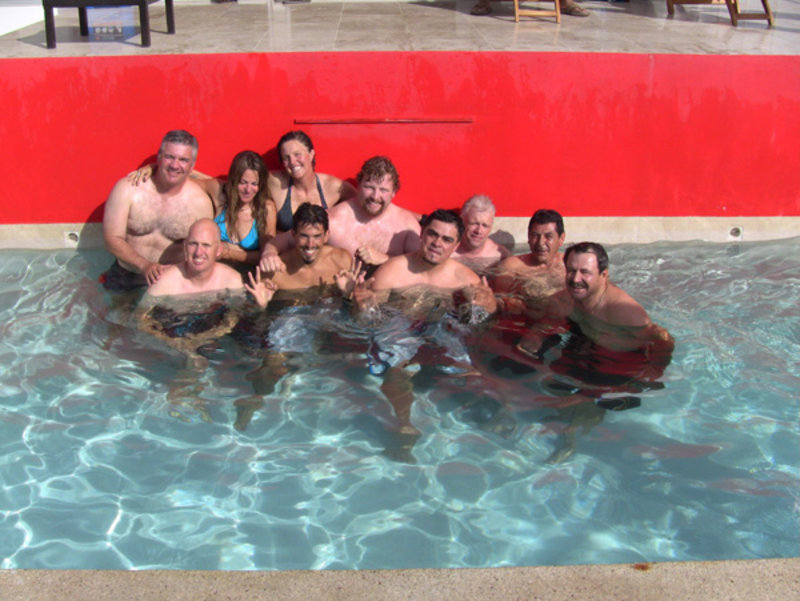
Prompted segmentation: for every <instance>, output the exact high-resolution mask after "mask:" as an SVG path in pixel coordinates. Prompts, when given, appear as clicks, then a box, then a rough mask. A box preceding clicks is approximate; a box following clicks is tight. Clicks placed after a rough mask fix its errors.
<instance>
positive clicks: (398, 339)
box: [353, 209, 497, 460]
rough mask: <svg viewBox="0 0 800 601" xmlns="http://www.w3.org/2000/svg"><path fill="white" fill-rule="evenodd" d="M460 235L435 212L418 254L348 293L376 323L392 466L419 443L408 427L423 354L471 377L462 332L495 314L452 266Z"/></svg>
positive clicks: (454, 220)
mask: <svg viewBox="0 0 800 601" xmlns="http://www.w3.org/2000/svg"><path fill="white" fill-rule="evenodd" d="M463 233H464V225H463V223H462V222H461V218H460V217H459V216H458V215H457V214H456V213H454V212H453V211H446V210H442V209H437V210H436V211H433V212H432V213H431V214H430V215H428V216H426V217H425V219H424V220H423V223H422V241H421V246H420V247H419V249H417V250H416V251H414V252H411V253H407V254H404V255H400V256H397V257H392V258H390V259H389V260H388V261H386V262H385V263H384V264H383V265H381V266H380V267H379V268H378V270H377V271H376V272H375V276H374V278H372V279H371V280H370V281H369V282H367V283H366V284H364V283H360V282H359V283H358V285H357V286H356V287H355V290H354V293H353V300H354V304H355V308H356V311H357V315H358V316H359V317H361V318H364V317H373V318H377V319H375V320H374V321H375V322H377V325H376V331H375V333H374V334H373V339H372V343H371V345H370V351H369V356H370V371H371V372H372V373H373V374H374V375H382V376H383V383H382V385H381V392H383V394H384V395H385V396H386V398H387V400H388V401H389V402H390V403H391V405H392V408H393V409H394V413H395V418H396V422H395V424H394V427H393V431H394V434H395V436H394V441H393V442H392V444H391V446H390V447H389V448H387V449H386V452H387V453H388V454H389V455H391V456H393V457H395V458H396V459H402V460H411V457H410V454H409V453H410V450H411V448H412V447H413V445H414V443H415V442H416V440H417V439H418V438H419V436H420V433H419V431H418V430H417V429H416V428H415V427H414V426H413V425H412V424H411V405H412V403H413V401H414V390H413V386H412V382H411V379H412V378H413V376H414V374H415V373H416V372H417V370H418V369H419V366H418V364H419V363H422V362H421V361H420V359H419V357H420V355H421V351H422V349H423V347H427V349H428V350H430V349H444V351H445V353H444V356H443V357H442V358H441V360H442V361H444V362H446V363H444V365H446V364H449V365H447V369H450V370H451V371H457V372H458V373H463V374H467V375H468V374H471V373H474V369H473V368H472V366H471V359H470V357H469V354H468V352H467V350H466V347H465V346H464V344H463V342H462V338H463V337H464V336H465V335H467V334H468V333H469V330H470V328H469V327H468V326H466V325H464V324H465V323H469V324H472V323H476V322H480V321H485V320H486V319H487V318H488V317H489V315H491V314H492V313H494V312H495V310H496V308H497V305H496V301H495V297H494V294H493V293H492V290H491V289H490V288H489V286H488V285H487V283H486V280H485V278H480V277H479V276H478V275H477V274H476V273H475V272H474V271H472V270H471V269H470V268H469V267H467V266H466V265H463V264H461V263H459V262H458V261H456V260H455V259H452V258H451V255H452V253H453V251H454V250H455V248H456V247H457V246H458V244H459V242H460V240H461V237H462V236H463ZM387 305H388V310H387V311H384V308H385V307H386V306H387ZM456 315H457V319H455V318H454V317H455V316H456ZM459 322H460V323H459Z"/></svg>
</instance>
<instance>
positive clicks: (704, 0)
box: [667, 0, 773, 27]
mask: <svg viewBox="0 0 800 601" xmlns="http://www.w3.org/2000/svg"><path fill="white" fill-rule="evenodd" d="M676 4H725V5H727V6H728V14H729V15H730V16H731V25H733V26H734V27H736V26H737V25H738V24H739V21H745V20H753V19H764V20H766V22H767V27H772V20H773V19H772V9H770V7H769V0H761V6H762V7H763V8H764V12H746V13H743V12H741V11H740V10H739V0H667V13H668V14H669V16H670V17H671V16H672V15H673V14H675V5H676Z"/></svg>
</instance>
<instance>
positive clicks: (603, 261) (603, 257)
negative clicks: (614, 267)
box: [564, 242, 608, 273]
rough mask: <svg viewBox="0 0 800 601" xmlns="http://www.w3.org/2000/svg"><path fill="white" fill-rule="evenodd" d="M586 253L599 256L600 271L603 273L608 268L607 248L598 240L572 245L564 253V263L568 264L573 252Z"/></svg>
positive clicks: (598, 266) (598, 265)
mask: <svg viewBox="0 0 800 601" xmlns="http://www.w3.org/2000/svg"><path fill="white" fill-rule="evenodd" d="M585 253H589V254H592V255H594V256H596V257H597V269H598V272H599V273H603V272H604V271H605V270H606V269H608V253H606V249H605V248H603V245H602V244H598V243H597V242H578V243H577V244H573V245H571V246H570V247H569V248H567V250H566V252H565V253H564V265H566V264H567V260H568V259H569V256H570V255H571V254H579V255H582V254H585Z"/></svg>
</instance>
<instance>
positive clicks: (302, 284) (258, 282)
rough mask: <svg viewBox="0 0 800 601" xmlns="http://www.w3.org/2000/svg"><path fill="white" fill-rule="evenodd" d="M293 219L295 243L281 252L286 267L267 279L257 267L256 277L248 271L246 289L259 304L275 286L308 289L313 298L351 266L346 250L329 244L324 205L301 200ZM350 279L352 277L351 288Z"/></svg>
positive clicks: (327, 289) (329, 289)
mask: <svg viewBox="0 0 800 601" xmlns="http://www.w3.org/2000/svg"><path fill="white" fill-rule="evenodd" d="M292 223H293V225H292V238H293V240H294V246H293V247H292V248H289V249H287V250H285V251H283V252H282V253H281V254H280V259H281V261H282V262H283V264H284V265H285V268H284V269H285V270H284V271H280V272H276V273H274V274H273V275H272V277H271V278H270V279H269V280H263V279H262V277H261V269H260V268H258V269H257V270H256V277H255V278H254V277H253V275H252V274H249V278H250V283H249V284H246V287H247V290H248V291H249V292H250V293H251V294H252V295H253V298H255V299H256V302H257V303H258V304H259V306H261V307H266V306H267V304H268V303H269V301H270V299H271V298H272V297H273V295H274V294H275V292H277V291H278V290H287V291H293V292H299V291H309V295H308V296H309V297H313V298H318V297H320V296H326V295H330V293H331V292H332V290H333V289H334V288H335V287H336V284H337V278H336V276H337V275H338V274H340V273H343V272H344V273H348V272H350V270H351V267H353V265H352V263H353V257H352V256H351V255H350V253H349V252H347V251H346V250H344V249H343V248H337V247H334V246H330V245H329V244H328V241H329V239H330V231H329V221H328V213H327V211H326V210H325V209H324V208H322V207H320V206H317V205H312V204H311V203H307V202H306V203H303V204H302V205H300V206H299V207H298V208H297V211H295V214H294V217H293V218H292ZM352 283H354V280H351V288H350V290H352ZM343 284H344V282H343ZM344 285H346V284H344Z"/></svg>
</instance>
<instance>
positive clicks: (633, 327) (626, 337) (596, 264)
mask: <svg viewBox="0 0 800 601" xmlns="http://www.w3.org/2000/svg"><path fill="white" fill-rule="evenodd" d="M564 264H565V266H566V276H565V281H566V287H567V294H568V295H569V297H570V298H571V299H572V303H573V307H572V311H571V312H570V314H569V318H570V320H571V321H573V322H574V323H575V324H576V325H577V326H578V327H579V328H580V330H581V332H582V333H583V335H584V336H586V337H587V338H589V339H590V340H591V341H592V342H594V343H595V344H599V345H601V346H603V347H604V348H607V349H610V350H613V351H634V350H642V349H643V350H645V351H647V350H648V349H649V348H650V347H652V346H657V347H659V349H660V350H664V347H665V346H669V347H670V349H669V350H671V346H672V345H674V342H673V341H672V337H671V336H670V335H669V333H668V332H667V331H666V330H665V329H664V328H662V327H661V326H657V325H655V324H654V323H653V322H652V321H651V320H650V316H649V315H648V314H647V311H645V310H644V308H643V307H642V306H641V305H640V304H639V303H638V302H636V301H635V300H634V299H633V298H632V297H631V296H630V295H629V294H628V293H626V292H625V291H624V290H622V289H621V288H619V287H617V286H615V285H614V284H612V283H611V282H610V281H609V279H608V254H607V253H606V251H605V249H604V248H603V246H602V245H600V244H597V243H596V242H581V243H579V244H573V245H572V246H570V247H569V248H568V249H567V251H566V253H564Z"/></svg>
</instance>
